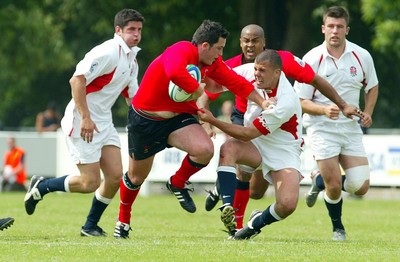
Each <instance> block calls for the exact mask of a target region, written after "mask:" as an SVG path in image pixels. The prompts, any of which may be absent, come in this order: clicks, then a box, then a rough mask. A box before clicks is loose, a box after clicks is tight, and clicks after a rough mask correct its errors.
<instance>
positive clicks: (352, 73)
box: [350, 66, 357, 77]
mask: <svg viewBox="0 0 400 262" xmlns="http://www.w3.org/2000/svg"><path fill="white" fill-rule="evenodd" d="M350 75H351V76H352V77H355V76H356V75H357V68H356V67H355V66H352V67H350Z"/></svg>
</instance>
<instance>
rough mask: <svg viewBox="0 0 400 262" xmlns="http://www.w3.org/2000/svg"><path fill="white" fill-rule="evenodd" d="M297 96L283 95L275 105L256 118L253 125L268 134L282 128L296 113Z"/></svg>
mask: <svg viewBox="0 0 400 262" xmlns="http://www.w3.org/2000/svg"><path fill="white" fill-rule="evenodd" d="M293 98H295V96H282V97H281V98H280V99H279V100H278V101H277V104H276V105H275V107H272V108H270V109H266V110H264V111H262V112H261V114H260V115H259V116H258V117H257V118H256V119H254V121H253V125H254V126H255V127H256V128H257V129H258V130H259V131H260V132H261V133H262V134H263V135H268V134H269V133H272V132H274V131H275V130H276V129H278V128H280V127H281V126H282V124H284V123H286V122H287V121H289V119H290V118H291V117H292V116H293V114H295V113H296V108H295V105H296V101H294V100H293Z"/></svg>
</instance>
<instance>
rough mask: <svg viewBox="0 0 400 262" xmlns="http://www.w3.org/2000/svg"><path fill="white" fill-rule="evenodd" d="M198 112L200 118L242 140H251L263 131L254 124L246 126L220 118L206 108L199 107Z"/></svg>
mask: <svg viewBox="0 0 400 262" xmlns="http://www.w3.org/2000/svg"><path fill="white" fill-rule="evenodd" d="M197 114H198V116H199V119H200V120H202V121H204V122H208V123H210V124H211V125H213V126H215V127H217V128H219V129H220V130H221V131H222V132H224V133H225V134H228V135H230V136H231V137H234V138H236V139H239V140H242V141H249V140H251V139H253V138H256V137H258V136H260V135H261V132H260V131H258V129H257V128H255V127H254V126H253V125H252V126H251V127H244V126H240V125H234V124H230V123H227V122H224V121H221V120H218V119H217V118H215V117H214V116H213V114H212V113H211V112H210V111H209V110H207V109H205V108H201V109H199V110H198V111H197Z"/></svg>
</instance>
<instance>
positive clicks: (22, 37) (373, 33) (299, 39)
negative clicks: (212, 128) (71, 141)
mask: <svg viewBox="0 0 400 262" xmlns="http://www.w3.org/2000/svg"><path fill="white" fill-rule="evenodd" d="M331 5H345V6H346V7H347V8H348V9H349V11H350V15H351V21H350V26H351V30H352V33H351V38H352V39H351V40H352V41H354V42H356V43H359V44H360V45H361V46H364V47H366V48H367V49H368V50H369V51H370V52H371V54H372V56H373V57H374V60H375V63H376V65H375V66H376V69H377V73H378V77H379V80H380V87H381V89H380V97H379V101H378V104H377V108H376V110H375V114H374V122H375V123H374V127H386V128H389V127H397V128H399V127H400V123H399V122H398V121H394V119H396V117H397V114H398V113H399V112H400V104H399V103H396V102H397V101H395V99H396V98H397V97H399V95H400V93H399V92H400V90H399V89H398V88H396V87H397V84H398V82H399V81H400V79H399V77H400V76H399V74H398V73H397V72H399V65H398V64H399V63H398V60H399V52H400V51H399V50H400V48H399V45H400V43H399V40H398V39H400V37H399V30H400V29H399V28H400V25H399V23H400V22H399V20H398V19H397V17H398V14H399V13H400V12H399V8H400V5H399V4H398V1H391V0H355V1H335V0H321V1H313V0H269V1H265V0H231V1H213V0H192V1H185V0H171V1H164V0H125V1H118V0H116V1H109V0H31V1H25V0H2V1H1V2H0V31H1V32H2V41H0V101H1V103H0V123H1V122H2V123H3V125H5V126H7V127H10V128H13V129H17V128H21V127H22V128H23V127H33V126H34V121H35V116H36V114H37V113H38V112H39V111H41V110H42V109H43V108H44V107H45V106H46V105H47V103H48V102H49V101H51V100H54V101H57V102H58V103H59V106H60V108H63V107H65V106H66V104H67V103H68V101H69V100H70V98H71V93H70V87H69V83H68V80H69V78H70V77H71V75H72V73H73V72H74V65H75V64H76V63H77V62H78V61H79V60H80V59H82V57H83V55H84V54H85V53H86V52H87V51H89V50H88V48H90V47H91V46H94V45H96V44H98V43H101V42H103V41H104V40H106V39H108V38H110V35H109V32H110V31H109V29H110V27H112V26H113V25H112V24H111V23H110V21H113V16H114V14H115V12H116V10H120V9H122V8H134V9H138V10H139V11H140V12H141V13H142V14H143V15H144V16H145V17H146V22H145V24H144V26H145V27H146V30H144V32H143V39H142V42H141V45H140V47H141V48H142V51H141V52H140V53H139V55H138V61H139V65H140V75H143V73H144V71H145V70H146V67H147V66H148V64H149V63H150V61H152V60H153V59H154V58H155V57H156V56H157V55H159V54H160V53H161V52H162V51H163V50H164V49H165V48H166V47H167V46H168V45H170V44H171V43H174V42H176V41H179V40H191V38H192V34H193V31H194V29H195V28H197V27H198V25H199V24H200V23H201V22H202V20H204V19H211V20H215V21H219V22H222V23H223V24H224V26H225V27H226V28H227V29H228V30H229V31H230V33H231V34H230V36H229V37H228V40H227V44H226V47H225V50H224V58H229V57H231V56H233V55H235V54H237V53H238V52H240V48H239V44H238V43H239V35H240V30H241V28H242V27H243V26H244V25H247V24H249V23H257V24H259V25H261V26H262V27H263V28H264V29H265V33H266V36H267V45H268V47H270V48H273V49H286V50H290V51H292V52H293V53H294V54H295V55H297V56H299V57H302V56H303V54H304V53H305V52H306V51H307V50H308V49H310V48H311V47H312V46H315V45H316V44H318V43H320V42H321V40H322V35H321V34H318V29H319V28H320V26H321V16H320V13H321V11H322V10H323V9H324V8H325V7H327V6H331ZM396 19H397V20H396ZM226 97H228V98H231V96H229V94H227V95H226V96H221V100H223V99H225V98H226ZM220 102H222V101H217V102H216V103H215V108H219V107H220V104H219V103H220ZM113 110H114V113H115V114H116V116H115V119H114V123H115V124H116V125H117V126H125V124H126V108H125V106H124V104H123V101H122V99H121V100H120V101H117V104H116V105H115V107H114V109H113Z"/></svg>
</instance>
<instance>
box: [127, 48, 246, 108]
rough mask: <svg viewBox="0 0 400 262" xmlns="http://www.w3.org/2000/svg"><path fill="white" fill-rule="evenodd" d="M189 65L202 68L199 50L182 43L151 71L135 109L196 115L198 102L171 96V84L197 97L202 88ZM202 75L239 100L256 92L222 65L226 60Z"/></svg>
mask: <svg viewBox="0 0 400 262" xmlns="http://www.w3.org/2000/svg"><path fill="white" fill-rule="evenodd" d="M189 64H193V65H196V66H198V64H199V54H198V49H197V46H195V45H193V44H192V43H190V42H188V41H181V42H177V43H175V44H173V45H172V46H170V47H168V48H167V49H166V50H165V51H164V52H163V53H162V54H161V55H160V56H158V57H157V58H156V59H155V60H153V62H152V63H151V64H150V66H149V67H148V68H147V70H146V72H145V74H144V76H143V79H142V82H141V83H140V86H139V89H138V91H137V93H136V95H135V96H134V97H133V99H132V105H133V107H135V108H137V109H142V110H148V111H170V112H175V113H190V114H196V113H197V109H198V108H197V105H196V102H195V101H193V100H192V101H187V102H175V101H173V100H172V99H171V98H170V97H169V94H168V85H169V82H170V81H173V82H174V83H175V84H176V85H178V86H179V87H181V88H182V89H184V90H185V91H186V92H188V93H193V92H194V91H195V90H196V89H197V88H198V86H199V84H198V83H197V81H196V80H195V79H194V78H193V77H192V76H191V75H190V74H189V73H188V71H187V70H186V66H187V65H189ZM200 71H201V77H202V78H204V77H206V76H207V77H209V78H211V79H213V80H214V81H216V82H217V83H219V84H221V85H223V86H225V87H226V88H228V89H229V90H230V91H231V92H232V93H234V94H235V95H237V96H242V97H244V98H246V97H247V96H248V95H249V94H250V93H251V92H252V91H253V90H254V87H253V85H252V84H251V83H249V82H248V81H247V80H246V79H245V78H243V77H242V76H239V75H238V74H237V73H236V72H234V71H233V70H232V69H231V68H229V67H228V66H227V65H226V64H225V63H224V62H223V61H222V57H219V58H218V59H217V60H215V61H214V63H213V64H211V65H206V66H203V67H201V68H200Z"/></svg>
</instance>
